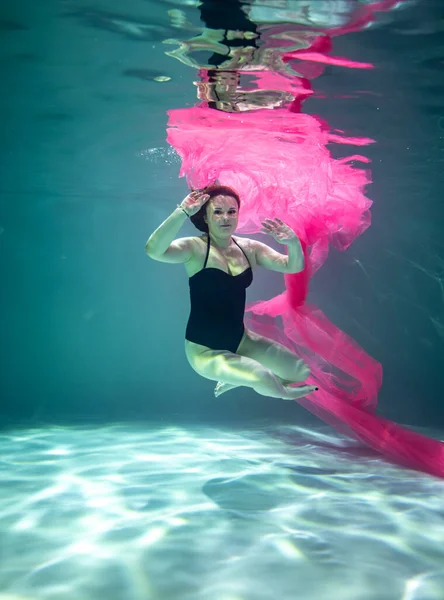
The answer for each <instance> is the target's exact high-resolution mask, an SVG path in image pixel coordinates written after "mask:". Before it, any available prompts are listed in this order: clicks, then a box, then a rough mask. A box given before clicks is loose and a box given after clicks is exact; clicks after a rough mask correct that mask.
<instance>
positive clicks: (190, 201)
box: [180, 190, 210, 217]
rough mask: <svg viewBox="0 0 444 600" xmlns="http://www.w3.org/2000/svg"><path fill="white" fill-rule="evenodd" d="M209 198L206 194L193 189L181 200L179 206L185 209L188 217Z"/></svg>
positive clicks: (197, 210)
mask: <svg viewBox="0 0 444 600" xmlns="http://www.w3.org/2000/svg"><path fill="white" fill-rule="evenodd" d="M209 198H210V196H209V195H208V194H205V193H204V192H201V191H199V190H195V191H194V192H191V193H190V194H188V196H186V197H185V198H184V199H183V200H182V202H181V203H180V207H181V208H183V209H184V210H185V211H186V213H187V215H188V216H189V217H192V216H193V215H195V214H196V213H198V212H199V211H200V209H201V208H202V206H203V205H204V204H205V203H206V202H208V200H209Z"/></svg>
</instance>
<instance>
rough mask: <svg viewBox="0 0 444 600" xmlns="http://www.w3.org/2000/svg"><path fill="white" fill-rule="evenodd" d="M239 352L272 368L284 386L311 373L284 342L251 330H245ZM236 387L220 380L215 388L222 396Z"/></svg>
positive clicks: (216, 393)
mask: <svg viewBox="0 0 444 600" xmlns="http://www.w3.org/2000/svg"><path fill="white" fill-rule="evenodd" d="M237 352H238V354H240V355H241V356H245V357H248V358H251V359H253V360H256V361H257V362H259V363H260V364H261V365H262V366H263V367H266V368H268V369H270V371H272V373H274V374H275V375H276V377H277V378H278V380H279V381H280V383H281V384H282V385H283V386H284V387H285V386H288V385H289V384H290V383H300V382H302V381H305V380H306V379H307V377H308V376H309V375H310V369H309V367H308V365H307V364H306V363H305V362H304V361H303V360H302V359H300V358H298V356H296V354H293V352H291V351H290V350H288V349H287V348H285V346H283V345H282V344H279V343H277V342H275V341H273V340H270V339H268V338H265V337H263V336H261V335H258V334H256V333H253V332H252V331H249V330H245V334H244V337H243V338H242V341H241V343H240V345H239V348H238V351H237ZM234 387H236V386H234V385H229V384H227V383H222V382H219V383H218V384H217V386H216V389H215V390H214V393H215V396H216V397H217V396H220V395H221V394H223V393H225V392H228V391H229V390H231V389H233V388H234Z"/></svg>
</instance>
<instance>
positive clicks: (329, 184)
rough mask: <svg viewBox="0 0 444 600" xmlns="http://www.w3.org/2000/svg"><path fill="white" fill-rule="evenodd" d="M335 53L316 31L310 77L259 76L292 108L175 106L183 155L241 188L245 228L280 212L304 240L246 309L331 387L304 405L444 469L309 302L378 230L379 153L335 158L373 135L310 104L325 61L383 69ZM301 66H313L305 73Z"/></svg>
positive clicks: (294, 55)
mask: <svg viewBox="0 0 444 600" xmlns="http://www.w3.org/2000/svg"><path fill="white" fill-rule="evenodd" d="M396 4H397V0H380V1H379V2H373V3H371V5H368V6H364V5H363V6H362V7H361V8H360V10H359V11H358V13H357V14H356V16H355V19H354V20H353V22H352V23H350V24H349V25H348V26H347V27H346V28H343V29H341V30H339V29H338V30H337V31H336V33H335V32H329V33H333V34H335V35H339V34H341V33H345V32H346V31H352V30H353V31H355V30H358V29H360V28H362V27H363V26H364V25H368V23H370V22H371V21H372V20H373V19H374V13H375V11H378V10H381V11H383V10H389V9H391V8H393V7H394V6H395V5H396ZM273 32H274V34H276V28H274V29H273ZM278 37H279V36H277V35H275V36H274V39H278ZM330 50H331V39H330V37H329V36H319V37H316V36H315V37H314V38H313V39H312V42H311V44H310V47H309V48H305V49H301V50H297V51H294V52H287V53H284V54H283V59H284V61H285V62H288V63H289V64H293V62H294V63H295V64H296V63H297V64H298V66H297V70H298V72H299V74H300V76H299V77H294V78H289V77H288V76H284V75H283V74H282V73H276V72H271V71H267V70H266V69H264V70H262V71H259V72H257V73H256V86H257V87H258V88H259V89H281V90H285V91H290V92H291V93H293V94H294V97H295V100H294V102H293V103H292V104H291V105H290V106H289V108H288V109H286V108H281V109H274V110H256V111H250V112H247V113H226V112H221V111H216V110H213V109H210V108H207V107H206V106H205V105H202V106H197V107H192V108H185V109H177V110H171V111H169V123H168V137H167V139H168V142H169V143H170V144H171V145H172V146H173V147H174V148H175V150H176V151H177V152H178V154H179V155H180V157H181V158H182V166H181V171H180V175H181V176H186V178H187V181H188V184H189V186H190V187H192V188H201V187H204V186H205V185H208V184H209V183H213V182H214V181H215V180H216V179H217V180H218V182H219V183H220V184H222V185H227V186H230V187H232V188H234V189H235V190H236V191H238V193H240V196H241V203H242V204H241V211H240V220H239V231H240V232H242V233H255V232H258V231H259V230H260V229H261V225H260V223H261V221H262V220H263V219H264V218H267V217H278V218H280V219H282V220H283V221H284V222H285V223H287V224H288V225H289V226H290V227H291V228H292V229H293V230H294V231H295V232H296V234H297V235H298V237H299V239H300V240H301V243H302V247H303V250H304V255H305V269H304V271H303V272H302V273H298V274H295V275H286V276H285V284H286V289H285V291H284V292H283V293H282V294H280V295H278V296H276V297H274V298H272V299H271V300H267V301H262V302H257V303H254V304H252V305H250V306H249V307H247V317H246V321H247V325H248V326H249V327H250V328H251V329H253V330H254V331H256V332H257V333H260V334H262V335H265V336H266V337H268V338H271V339H274V340H276V341H278V342H280V343H282V344H284V345H285V346H287V347H288V348H290V349H291V350H293V351H295V352H296V353H297V354H298V355H299V356H301V357H302V358H304V359H305V361H306V362H307V363H308V364H309V366H310V369H311V376H310V378H309V382H310V383H316V384H317V385H318V386H319V391H317V392H314V393H312V394H310V395H309V396H307V397H305V398H302V399H299V400H298V403H299V404H300V405H301V406H303V407H305V408H306V409H307V410H309V411H310V412H312V413H313V414H315V415H316V416H318V417H319V418H321V419H322V420H324V421H325V422H326V423H328V424H330V425H332V426H333V427H335V428H336V429H338V430H339V431H341V432H343V433H346V434H347V435H349V436H351V437H354V438H356V439H358V440H360V441H361V442H363V443H364V444H367V445H368V446H370V447H371V448H373V449H375V450H376V451H378V452H380V453H382V454H383V455H384V456H386V457H387V458H389V459H391V460H392V461H394V462H397V463H399V464H402V465H405V466H407V467H411V468H414V469H418V470H420V471H424V472H427V473H430V474H433V475H437V476H439V477H444V444H443V443H442V442H440V441H438V440H435V439H431V438H428V437H426V436H424V435H421V434H419V433H416V432H414V431H411V430H409V429H407V428H405V427H402V426H401V425H399V424H397V423H393V422H391V421H389V420H387V419H385V418H383V417H381V416H379V415H376V414H375V412H374V411H375V408H376V405H377V396H378V392H379V389H380V387H381V384H382V368H381V365H380V364H379V363H378V362H377V361H376V360H374V359H373V358H371V357H370V356H368V355H367V354H366V353H365V352H364V350H363V349H362V348H360V347H359V345H358V344H357V343H356V342H354V340H352V339H351V338H350V337H349V336H348V335H346V334H345V333H344V332H342V331H341V330H340V329H338V328H337V327H336V326H335V325H333V324H332V323H331V322H330V321H329V320H328V319H327V317H326V316H325V315H324V314H323V312H322V311H321V310H320V309H319V308H317V307H316V306H313V305H311V304H310V303H308V302H307V294H308V288H309V282H310V278H311V277H312V275H313V273H314V272H315V271H316V270H317V269H319V268H320V267H321V266H322V265H323V264H324V262H325V260H326V258H327V255H328V251H329V247H330V245H333V246H334V247H336V248H337V249H338V250H341V251H342V250H346V249H347V248H348V247H349V246H350V244H351V243H352V242H353V241H354V240H355V239H356V238H357V237H358V236H359V235H361V233H363V231H365V230H366V229H367V227H369V225H370V212H369V209H370V207H371V204H372V202H371V201H370V200H369V199H368V198H366V196H365V193H364V190H365V186H366V185H367V184H368V183H369V182H370V175H369V172H368V170H367V169H365V168H362V166H363V165H365V163H368V162H369V161H368V159H367V158H366V157H364V156H362V155H359V154H358V155H356V154H354V155H350V156H348V157H346V158H342V159H334V158H333V157H332V156H331V154H330V152H329V150H328V149H327V145H328V144H331V143H336V144H338V143H339V144H349V145H354V146H365V145H367V144H370V143H372V142H373V140H371V139H368V138H347V137H344V136H343V135H341V132H338V131H336V132H331V131H330V130H329V128H328V126H327V125H326V124H325V123H323V122H322V121H321V120H320V119H317V118H315V117H313V116H310V115H306V114H302V113H300V112H299V110H300V108H301V104H302V102H303V100H304V99H305V98H306V97H307V96H309V95H310V94H311V93H312V92H311V86H310V83H309V79H311V78H313V77H317V76H318V75H319V74H320V72H321V71H319V67H322V64H334V65H340V66H346V67H350V68H371V67H372V65H369V64H367V63H356V62H352V61H349V60H348V59H343V58H332V57H329V56H327V52H329V51H330ZM301 63H303V64H304V65H307V67H306V68H304V69H303V70H302V71H301V69H300V66H299V65H300V64H301ZM310 64H312V65H314V67H315V68H312V67H311V66H310ZM204 79H205V77H204V73H203V72H202V73H201V80H204ZM356 163H357V164H356Z"/></svg>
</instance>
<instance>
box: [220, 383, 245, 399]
mask: <svg viewBox="0 0 444 600" xmlns="http://www.w3.org/2000/svg"><path fill="white" fill-rule="evenodd" d="M236 387H239V386H238V385H232V384H231V383H223V382H222V381H218V383H217V385H216V387H215V388H214V395H215V396H216V398H217V397H218V396H220V395H222V394H224V393H225V392H228V391H229V390H232V389H233V388H236Z"/></svg>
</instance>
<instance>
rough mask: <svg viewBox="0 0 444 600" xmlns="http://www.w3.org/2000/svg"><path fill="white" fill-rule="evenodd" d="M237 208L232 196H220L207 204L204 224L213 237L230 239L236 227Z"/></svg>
mask: <svg viewBox="0 0 444 600" xmlns="http://www.w3.org/2000/svg"><path fill="white" fill-rule="evenodd" d="M238 218H239V208H238V206H237V202H236V200H235V199H234V198H233V197H232V196H225V195H224V194H220V195H218V196H214V198H211V200H209V202H208V204H207V213H206V218H205V222H206V223H207V225H208V230H209V232H210V234H211V235H212V236H213V237H230V236H231V235H232V234H233V233H234V231H235V230H236V227H237V221H238Z"/></svg>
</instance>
